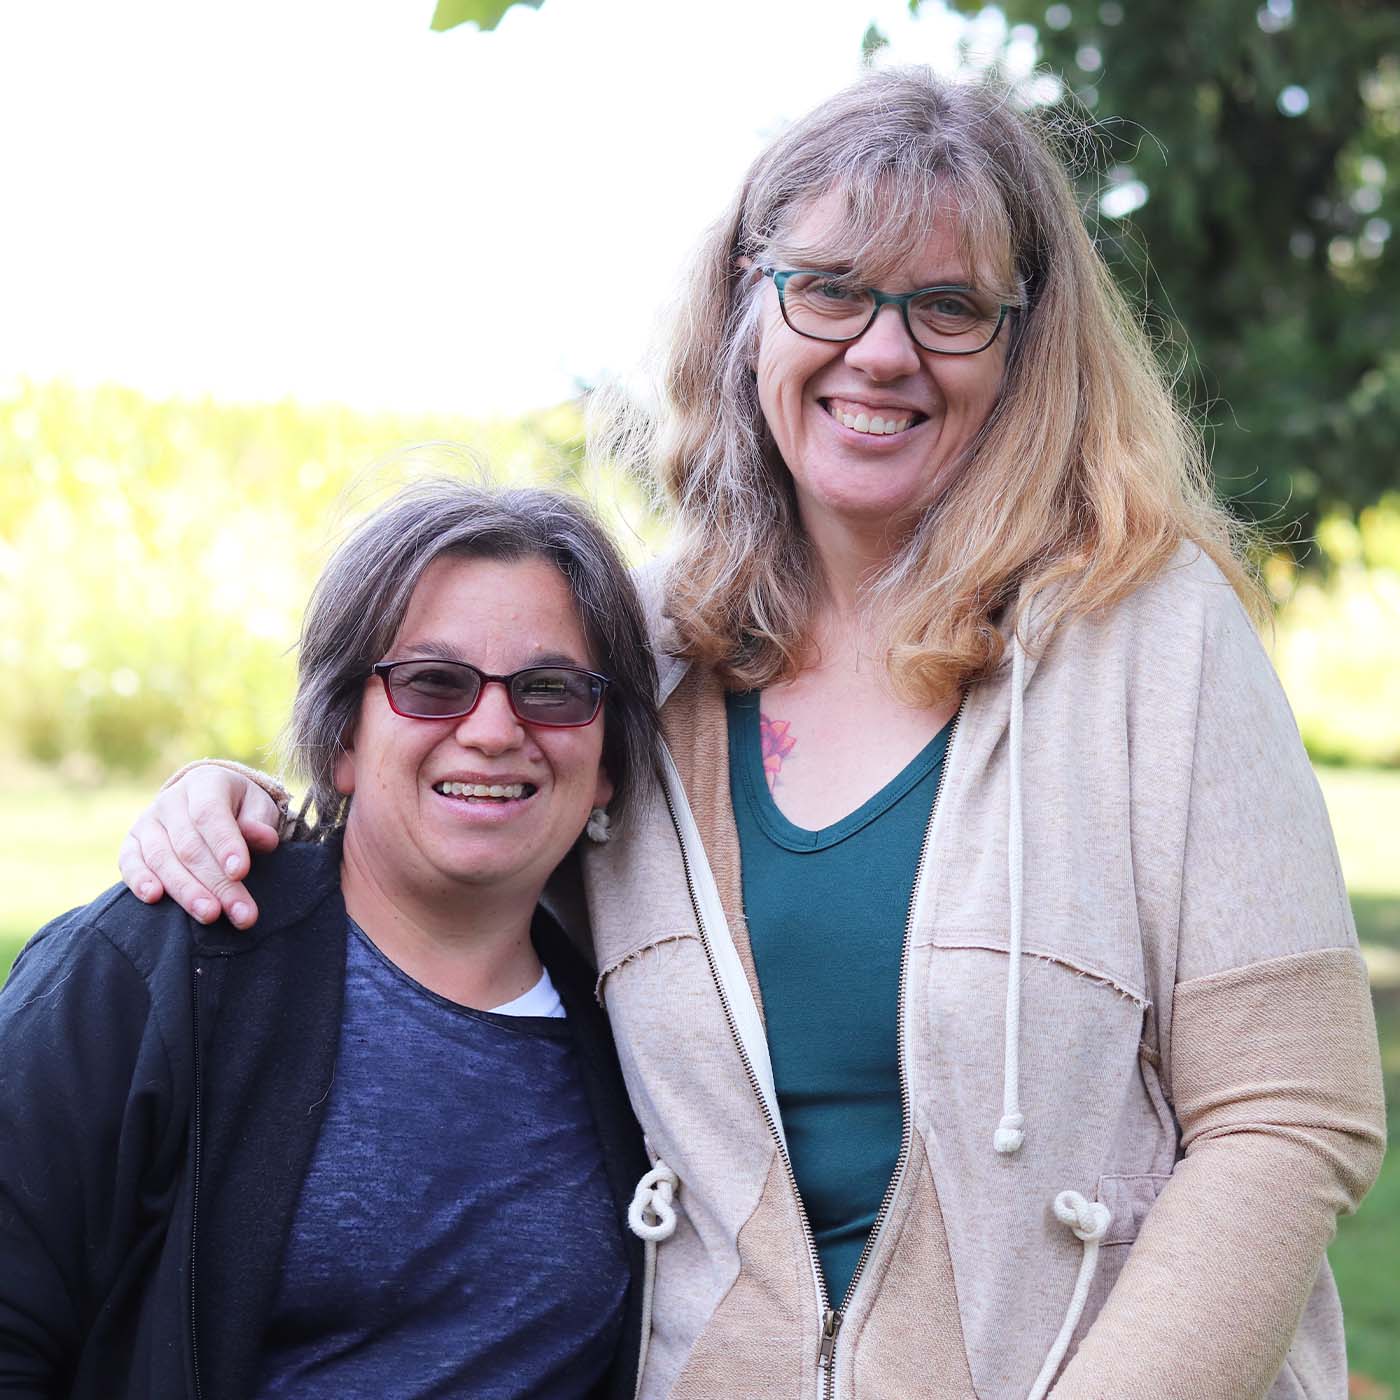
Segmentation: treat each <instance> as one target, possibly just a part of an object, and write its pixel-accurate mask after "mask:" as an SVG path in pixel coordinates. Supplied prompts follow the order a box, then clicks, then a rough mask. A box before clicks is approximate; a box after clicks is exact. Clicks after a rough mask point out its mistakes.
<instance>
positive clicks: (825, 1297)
mask: <svg viewBox="0 0 1400 1400" xmlns="http://www.w3.org/2000/svg"><path fill="white" fill-rule="evenodd" d="M661 790H662V793H663V794H664V796H665V798H666V809H667V811H668V812H669V813H670V814H671V824H672V826H674V827H675V829H676V838H677V844H678V845H679V846H680V852H681V865H682V867H683V868H684V870H685V883H686V890H687V892H688V893H689V895H690V907H691V910H692V912H693V913H694V915H695V926H696V928H697V929H698V930H699V932H700V946H701V947H702V948H703V949H704V950H705V961H706V962H707V963H708V964H709V967H710V978H711V980H712V981H713V982H714V984H715V990H716V991H717V992H718V993H719V1004H720V1008H721V1009H722V1010H723V1012H724V1019H725V1022H726V1024H727V1025H728V1026H729V1034H730V1037H731V1038H732V1039H733V1041H734V1046H735V1048H736V1049H737V1050H738V1052H739V1060H740V1063H741V1064H742V1065H743V1067H744V1074H745V1075H746V1076H747V1077H748V1081H749V1087H750V1088H751V1089H752V1090H753V1096H754V1099H755V1100H756V1101H757V1103H758V1109H759V1112H760V1113H761V1114H762V1115H763V1121H764V1123H765V1124H767V1127H768V1132H769V1135H770V1136H771V1137H772V1139H773V1143H774V1146H776V1147H777V1149H778V1156H779V1157H780V1158H781V1160H782V1163H783V1170H784V1171H785V1172H786V1173H787V1179H788V1185H789V1186H791V1187H792V1194H793V1198H794V1199H795V1200H796V1201H797V1216H798V1219H799V1220H800V1222H801V1224H802V1236H803V1239H804V1240H806V1242H807V1254H808V1257H809V1258H810V1259H811V1263H812V1275H813V1277H814V1278H815V1279H816V1283H817V1300H818V1303H819V1304H820V1312H821V1316H822V1343H821V1347H820V1349H819V1353H818V1357H817V1364H818V1366H819V1367H821V1369H822V1386H821V1392H820V1394H821V1400H829V1397H830V1395H831V1384H832V1372H831V1352H832V1350H833V1349H834V1347H835V1345H836V1333H837V1332H838V1331H839V1330H840V1327H841V1314H840V1313H839V1312H835V1311H833V1309H832V1306H831V1298H830V1295H829V1294H828V1293H827V1289H826V1276H825V1274H823V1273H822V1261H821V1256H820V1255H819V1254H818V1253H817V1239H816V1236H815V1235H814V1234H813V1233H812V1224H811V1221H809V1220H808V1219H807V1207H806V1206H805V1205H804V1204H803V1202H802V1193H801V1192H800V1191H799V1190H798V1189H797V1177H796V1175H795V1174H794V1172H793V1170H792V1159H791V1158H790V1157H789V1156H788V1152H787V1146H786V1144H785V1143H784V1142H783V1135H782V1134H781V1133H780V1132H779V1131H778V1124H777V1122H776V1120H775V1119H774V1117H773V1114H772V1112H771V1111H770V1109H769V1107H768V1103H767V1101H766V1100H765V1099H764V1097H763V1090H762V1088H761V1087H760V1085H759V1082H758V1075H757V1074H756V1073H755V1072H754V1067H753V1061H752V1060H751V1059H750V1058H749V1052H748V1050H747V1049H745V1048H744V1042H743V1039H742V1038H741V1037H740V1035H739V1027H738V1024H737V1023H736V1022H735V1020H734V1012H733V1011H732V1010H731V1009H730V1005H729V998H728V997H727V996H726V995H725V991H724V983H723V981H722V980H721V978H720V974H719V967H718V966H717V964H716V963H715V957H714V953H713V951H712V950H711V948H710V939H709V935H708V934H707V933H706V931H705V916H704V915H703V914H702V913H701V911H700V898H699V895H697V894H696V891H695V873H694V871H693V870H692V869H691V864H690V854H689V852H688V851H687V850H686V846H685V838H684V836H682V834H681V824H680V820H679V818H678V817H677V816H676V804H675V801H674V799H673V798H672V796H671V788H670V784H669V783H664V782H663V783H662V785H661ZM828 1333H829V1334H830V1336H829V1340H828Z"/></svg>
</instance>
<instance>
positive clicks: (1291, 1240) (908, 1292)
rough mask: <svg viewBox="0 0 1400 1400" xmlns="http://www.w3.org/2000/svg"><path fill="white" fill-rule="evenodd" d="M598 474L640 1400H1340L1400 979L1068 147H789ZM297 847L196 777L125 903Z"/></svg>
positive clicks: (766, 171) (890, 75) (978, 114)
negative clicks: (649, 1195) (1340, 1290)
mask: <svg viewBox="0 0 1400 1400" xmlns="http://www.w3.org/2000/svg"><path fill="white" fill-rule="evenodd" d="M598 445H599V448H600V450H603V451H612V452H618V451H631V452H636V453H639V454H640V455H642V456H643V457H644V458H645V460H646V462H647V465H648V467H649V469H650V470H651V471H652V472H653V473H654V474H655V475H656V477H657V479H658V480H659V481H660V483H661V485H662V486H663V488H664V490H665V492H666V495H667V497H668V499H669V501H670V503H671V506H672V508H673V511H674V522H675V536H674V543H673V547H672V549H671V551H670V553H669V555H668V557H667V559H666V560H665V561H664V563H662V564H661V565H659V566H658V567H656V568H654V569H652V570H649V571H648V572H647V574H646V576H645V580H644V582H645V585H646V591H647V593H648V595H649V608H650V613H651V628H652V639H653V644H654V646H655V647H656V649H657V652H658V657H659V668H660V677H661V692H662V697H663V705H662V711H661V715H662V725H663V731H664V734H665V738H666V751H665V753H664V754H663V762H662V777H661V783H660V786H659V789H658V791H657V792H655V793H654V794H653V796H652V800H651V802H650V803H649V804H648V805H647V806H646V807H645V809H644V819H643V820H641V821H639V822H638V823H637V824H636V825H635V826H634V828H633V829H632V830H631V831H629V832H628V833H627V834H626V836H625V838H622V839H618V840H615V841H612V842H610V843H609V844H608V845H606V846H603V847H599V848H597V849H595V850H592V851H589V852H588V853H586V854H585V856H584V859H583V875H584V881H585V888H586V891H587V899H588V911H589V916H590V924H591V934H592V939H593V949H594V954H595V957H596V961H597V966H598V972H599V983H598V985H599V992H600V995H601V997H602V1000H603V1003H604V1005H605V1007H606V1009H607V1011H608V1014H609V1017H610V1019H611V1022H612V1025H613V1029H614V1034H615V1036H616V1038H617V1043H618V1049H619V1054H620V1057H621V1061H622V1067H623V1072H624V1075H625V1076H626V1079H627V1083H628V1088H629V1092H630V1095H631V1099H632V1104H633V1107H634V1109H635V1111H636V1113H637V1116H638V1118H639V1120H640V1122H641V1124H642V1127H643V1129H644V1130H645V1132H646V1135H647V1140H648V1144H649V1146H650V1149H651V1151H652V1153H653V1155H654V1157H655V1158H657V1159H659V1163H660V1164H661V1165H659V1166H658V1170H659V1171H660V1170H664V1171H665V1173H666V1174H667V1175H666V1180H667V1181H668V1182H671V1181H674V1183H675V1186H674V1190H675V1193H676V1199H677V1202H678V1209H677V1211H676V1216H677V1222H676V1224H675V1226H674V1229H673V1230H671V1231H670V1232H669V1233H667V1232H666V1231H664V1230H651V1231H650V1232H649V1233H650V1234H651V1235H652V1236H653V1237H652V1238H651V1239H650V1240H649V1246H650V1247H651V1248H652V1249H653V1250H654V1260H653V1263H652V1265H651V1270H652V1273H653V1276H654V1304H655V1309H654V1315H653V1327H652V1335H651V1341H650V1347H649V1350H648V1352H647V1355H646V1364H645V1368H644V1371H643V1375H642V1378H641V1383H640V1388H639V1394H640V1395H642V1396H644V1397H647V1400H660V1397H663V1396H671V1397H673V1400H698V1397H710V1396H716V1395H725V1396H764V1397H780V1400H799V1397H801V1398H802V1400H809V1397H811V1396H813V1395H817V1396H824V1397H831V1396H848V1395H864V1396H881V1397H884V1396H915V1395H919V1396H924V1395H929V1396H938V1397H957V1398H958V1400H973V1397H974V1396H976V1397H981V1400H1023V1397H1032V1400H1041V1397H1043V1396H1045V1395H1047V1394H1051V1393H1053V1395H1054V1396H1056V1397H1057V1400H1103V1397H1106V1396H1113V1397H1115V1400H1120V1398H1122V1400H1126V1398H1127V1397H1153V1398H1154V1400H1161V1398H1162V1397H1173V1398H1177V1397H1179V1398H1180V1400H1243V1397H1262V1396H1266V1395H1267V1396H1268V1397H1270V1400H1302V1397H1309V1400H1315V1398H1316V1397H1323V1396H1326V1397H1329V1400H1342V1397H1344V1396H1345V1393H1346V1363H1345V1352H1344V1345H1343V1337H1342V1330H1341V1316H1340V1310H1339V1306H1338V1301H1337V1294H1336V1289H1335V1287H1334V1285H1333V1283H1332V1279H1331V1275H1330V1273H1329V1272H1328V1270H1327V1267H1326V1264H1325V1260H1324V1250H1325V1247H1326V1244H1327V1242H1328V1240H1329V1239H1330V1238H1331V1235H1332V1231H1333V1229H1334V1223H1335V1219H1336V1216H1337V1214H1338V1213H1339V1212H1342V1211H1349V1210H1351V1209H1354V1208H1355V1206H1356V1205H1357V1203H1358V1202H1359V1201H1360V1199H1361V1197H1362V1196H1363V1195H1364V1194H1365V1191H1366V1190H1367V1188H1368V1186H1369V1184H1370V1183H1371V1181H1372V1180H1373V1179H1374V1176H1375V1173H1376V1171H1377V1168H1378V1164H1379V1160H1380V1154H1381V1151H1382V1147H1383V1143H1384V1130H1383V1121H1382V1100H1381V1091H1380V1078H1379V1071H1378V1060H1377V1052H1376V1042H1375V1031H1374V1024H1373V1021H1372V1018H1371V1010H1370V1004H1369V998H1368V990H1367V982H1366V975H1365V969H1364V965H1363V964H1362V962H1361V959H1360V957H1359V954H1358V952H1357V949H1356V942H1355V933H1354V930H1353V928H1352V924H1351V918H1350V913H1349V909H1348V905H1347V901H1346V896H1345V891H1344V888H1343V885H1342V882H1341V877H1340V874H1339V871H1338V867H1337V860H1336V853H1335V849H1334V847H1333V844H1332V840H1331V836H1330V832H1329V830H1328V825H1327V818H1326V813H1325V810H1324V808H1323V805H1322V800H1321V796H1320V794H1319V792H1318V789H1317V785H1316V783H1315V781H1314V780H1313V777H1312V774H1311V771H1310V769H1309V767H1308V764H1307V760H1306V757H1305V755H1304V753H1303V750H1302V747H1301V744H1300V743H1299V740H1298V734H1297V730H1296V728H1295V726H1294V724H1293V722H1292V719H1291V716H1290V714H1289V712H1288V708H1287V704H1286V702H1285V700H1284V698H1283V696H1282V694H1281V692H1280V690H1279V687H1278V684H1277V681H1276V679H1275V677H1274V675H1273V673H1272V671H1271V669H1270V667H1269V664H1268V661H1267V659H1266V658H1265V656H1264V654H1263V651H1262V649H1261V648H1260V646H1259V643H1258V640H1257V637H1256V635H1255V632H1254V628H1253V626H1252V624H1251V622H1250V619H1249V612H1250V610H1251V609H1254V608H1256V607H1257V606H1258V605H1259V602H1260V599H1259V594H1258V590H1257V588H1256V585H1255V584H1254V583H1253V582H1252V580H1251V577H1250V574H1249V572H1248V570H1247V568H1246V566H1245V563H1244V562H1243V556H1242V554H1241V552H1240V546H1239V531H1238V529H1237V527H1236V526H1235V525H1234V524H1233V522H1231V520H1230V519H1229V518H1228V516H1227V515H1226V513H1225V511H1224V510H1223V508H1222V507H1221V506H1220V505H1219V504H1218V502H1217V501H1216V499H1215V497H1214V495H1213V493H1212V491H1211V489H1210V485H1209V479H1208V473H1207V469H1206V466H1205V462H1204V458H1203V454H1202V449H1201V446H1200V443H1199V441H1198V438H1197V436H1196V434H1195V432H1194V431H1193V429H1192V427H1191V425H1190V424H1189V423H1188V422H1187V421H1186V419H1185V418H1184V417H1183V415H1182V414H1181V412H1180V411H1179V410H1178V408H1177V407H1176V405H1175V404H1174V402H1173V399H1172V395H1171V391H1170V386H1169V384H1168V382H1167V380H1166V377H1165V375H1164V374H1163V372H1162V370H1161V368H1160V367H1159V366H1158V364H1157V363H1156V361H1155V359H1154V357H1153V354H1152V352H1151V349H1150V347H1149V346H1148V344H1147V343H1146V341H1145V338H1144V336H1143V334H1142V331H1141V328H1140V326H1139V325H1138V324H1137V322H1136V320H1135V318H1134V316H1133V314H1132V312H1131V311H1130V309H1129V308H1128V307H1127V306H1125V305H1124V303H1123V301H1122V299H1121V297H1120V295H1119V293H1118V292H1117V291H1116V290H1115V288H1114V285H1113V282H1112V279H1111V278H1110V276H1109V274H1108V272H1107V270H1106V269H1105V267H1104V265H1103V263H1102V261H1101V259H1100V258H1099V256H1098V254H1097V253H1096V251H1095V249H1094V247H1093V244H1092V242H1091V240H1090V238H1089V235H1088V233H1087V232H1086V230H1085V227H1084V223H1083V220H1082V218H1081V216H1080V212H1079V209H1078V207H1077V204H1076V202H1075V198H1074V195H1073V192H1072V190H1071V188H1070V184H1069V181H1068V180H1067V178H1066V175H1065V172H1064V169H1063V166H1062V164H1061V162H1060V160H1059V159H1058V158H1057V156H1056V154H1055V152H1054V149H1053V146H1052V143H1051V141H1050V140H1049V138H1048V137H1047V136H1046V135H1045V134H1044V133H1043V132H1042V131H1040V130H1039V129H1038V127H1037V123H1036V121H1035V119H1034V118H1033V117H1030V116H1027V115H1024V114H1022V113H1021V112H1020V111H1018V110H1017V108H1016V107H1015V105H1014V104H1013V103H1012V102H1011V100H1010V98H1009V97H1008V95H1007V94H1006V93H1004V92H1003V91H1001V90H999V89H998V88H996V87H995V86H992V85H988V84H982V83H971V84H969V83H957V82H947V81H944V80H941V79H937V78H934V77H932V76H931V75H929V74H928V73H925V72H922V71H918V70H911V71H898V72H881V73H874V74H871V75H869V76H868V77H866V78H865V79H863V80H862V81H861V82H860V83H858V84H856V85H855V86H854V87H852V88H850V89H848V90H846V91H845V92H842V93H840V94H838V95H837V96H835V97H834V98H832V99H831V100H829V101H827V102H825V103H823V104H822V105H821V106H820V107H818V108H817V109H816V110H815V111H814V112H812V113H811V114H810V115H808V116H807V117H806V118H804V119H803V120H802V121H800V122H797V123H795V124H794V125H793V126H791V127H790V128H788V129H787V130H785V131H784V132H782V133H781V134H780V135H779V136H778V137H777V138H776V139H775V140H774V141H773V142H772V143H771V144H770V146H769V147H768V148H767V149H766V150H765V151H764V152H763V153H762V154H761V155H760V156H759V157H758V159H757V160H756V161H755V162H754V164H753V166H752V168H751V169H750V170H749V172H748V174H747V176H746V177H745V180H744V182H743V184H742V186H741V188H740V189H739V191H738V193H737V195H736V197H735V199H734V201H733V203H732V205H731V206H730V208H729V209H728V211H727V212H726V214H725V215H724V217H723V218H722V219H721V220H720V221H719V222H718V223H717V224H716V225H715V227H714V228H713V229H712V230H711V231H710V232H709V234H708V235H707V237H706V239H705V241H704V243H703V245H702V246H701V248H700V251H699V253H698V255H697V258H696V260H695V263H694V266H693V269H692V273H691V276H690V279H689V282H688V287H687V290H686V295H685V298H684V301H683V304H682V307H681V311H680V315H679V317H678V319H677V323H676V331H675V334H674V336H673V337H672V339H671V341H670V345H669V349H668V351H667V354H666V358H665V363H664V366H663V372H662V376H661V387H660V403H659V408H658V409H657V410H656V411H655V412H654V413H652V414H650V415H647V414H644V413H639V412H636V411H631V410H628V409H627V408H626V407H625V406H624V408H623V409H622V410H621V412H620V416H619V417H617V418H615V419H614V420H613V428H612V430H611V431H605V432H604V433H603V435H602V437H601V439H600V441H599V444H598ZM277 823H278V813H277V810H276V806H275V803H274V802H273V801H272V800H271V799H270V798H269V796H268V795H267V794H266V793H265V792H264V791H262V789H261V788H260V787H259V786H258V785H256V784H254V783H250V782H248V781H247V780H245V778H244V777H242V776H241V775H237V774H231V773H229V772H227V771H223V770H219V769H214V768H208V767H206V768H200V769H196V770H195V771H194V772H192V773H190V774H188V775H187V776H185V777H184V778H182V779H181V780H180V782H179V783H177V784H176V785H175V786H174V787H173V788H171V789H170V790H168V791H167V792H166V793H165V794H163V795H162V797H161V798H160V799H158V801H157V803H156V804H155V806H154V807H153V808H152V809H150V811H149V812H148V813H147V814H146V815H145V816H143V818H142V819H141V820H140V821H139V822H138V823H137V825H136V827H135V829H134V831H133V835H132V838H131V839H130V841H129V842H128V845H127V847H126V848H125V851H124V855H123V862H122V868H123V872H124V874H125V876H126V878H127V879H128V881H129V882H130V883H131V884H132V885H133V887H134V888H136V889H138V891H139V890H141V889H142V888H143V887H144V888H145V890H146V892H147V894H148V896H149V897H157V896H158V895H159V893H160V892H161V890H162V889H164V890H168V891H169V892H170V893H171V894H172V895H173V896H174V897H176V898H177V899H179V900H180V901H181V902H182V903H185V904H186V905H187V906H188V907H192V908H194V909H195V910H196V912H198V911H199V910H200V909H201V908H203V909H204V911H205V912H206V913H207V914H208V915H209V916H210V917H213V916H214V915H215V914H216V913H217V912H218V911H219V909H220V907H221V906H222V908H224V909H226V910H227V911H229V913H230V914H231V916H232V917H233V918H234V920H235V922H238V923H241V924H243V925H247V924H248V923H250V922H251V921H252V918H253V917H254V913H255V911H254V909H253V907H252V903H251V900H250V899H249V897H248V895H247V892H246V890H245V888H244V886H243V885H242V884H241V883H240V877H241V875H242V873H243V872H244V870H245V869H246V868H247V853H246V846H247V845H249V844H252V845H254V846H256V847H258V848H263V847H265V846H267V845H269V844H271V843H272V841H273V840H274V838H275V832H276V827H277ZM177 849H178V850H179V851H181V852H182V853H183V854H184V857H185V858H184V860H183V861H181V860H178V859H176V858H175V856H174V851H175V850H177ZM658 1236H664V1237H658Z"/></svg>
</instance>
